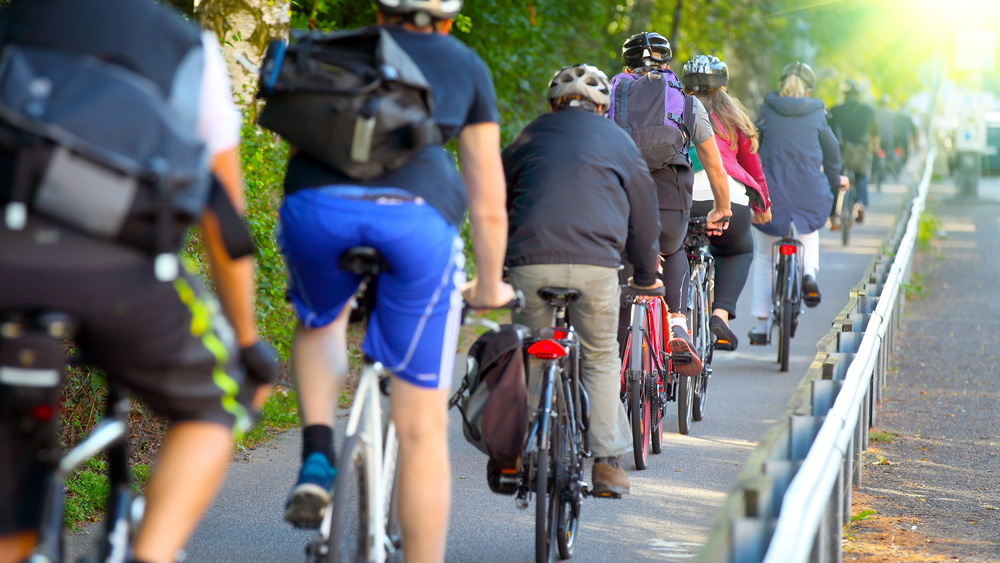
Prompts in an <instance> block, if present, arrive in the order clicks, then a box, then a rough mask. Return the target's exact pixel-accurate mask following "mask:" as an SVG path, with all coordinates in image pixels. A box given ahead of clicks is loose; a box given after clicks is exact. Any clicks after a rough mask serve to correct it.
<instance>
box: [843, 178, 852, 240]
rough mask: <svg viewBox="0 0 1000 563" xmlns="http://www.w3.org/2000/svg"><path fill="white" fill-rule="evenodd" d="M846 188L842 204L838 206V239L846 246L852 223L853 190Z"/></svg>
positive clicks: (849, 238) (849, 237)
mask: <svg viewBox="0 0 1000 563" xmlns="http://www.w3.org/2000/svg"><path fill="white" fill-rule="evenodd" d="M853 189H854V187H853V186H852V187H851V190H848V191H847V192H845V193H844V201H843V205H841V207H840V240H841V243H842V244H843V246H847V245H848V243H850V241H851V226H852V225H853V223H854V192H853V191H852V190H853Z"/></svg>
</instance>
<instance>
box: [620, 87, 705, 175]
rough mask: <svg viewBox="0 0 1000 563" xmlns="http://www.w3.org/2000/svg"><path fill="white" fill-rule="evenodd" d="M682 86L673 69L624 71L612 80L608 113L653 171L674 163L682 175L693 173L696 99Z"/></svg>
mask: <svg viewBox="0 0 1000 563" xmlns="http://www.w3.org/2000/svg"><path fill="white" fill-rule="evenodd" d="M682 88H683V87H682V86H681V82H680V80H678V79H677V75H676V74H674V73H673V72H672V71H671V70H669V69H662V70H651V71H649V72H647V73H646V74H643V75H637V74H631V73H625V72H623V73H621V74H618V75H616V76H615V77H614V78H613V79H611V89H612V95H611V107H610V108H608V116H609V117H611V118H612V119H614V121H615V123H617V124H618V125H619V126H621V127H622V128H623V129H625V131H627V132H628V134H629V135H631V136H632V140H633V141H635V144H636V145H637V146H638V147H639V150H640V151H642V156H643V158H644V159H645V160H646V165H647V166H649V170H650V171H653V170H659V169H661V168H666V167H668V166H670V167H675V169H676V170H677V172H678V175H679V176H680V175H681V174H686V175H687V176H690V175H691V159H690V157H689V156H688V148H689V147H690V144H691V131H692V129H693V126H694V123H693V122H694V101H693V99H692V98H691V96H687V95H685V94H684V90H683V89H682ZM678 180H679V181H683V180H684V179H683V178H680V177H679V178H678Z"/></svg>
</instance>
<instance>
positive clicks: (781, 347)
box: [778, 299, 792, 371]
mask: <svg viewBox="0 0 1000 563" xmlns="http://www.w3.org/2000/svg"><path fill="white" fill-rule="evenodd" d="M778 332H779V338H778V362H779V363H781V371H788V357H789V355H790V352H791V344H792V302H791V301H789V300H788V299H782V301H781V324H780V326H779V329H778Z"/></svg>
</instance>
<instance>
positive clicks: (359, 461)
mask: <svg viewBox="0 0 1000 563" xmlns="http://www.w3.org/2000/svg"><path fill="white" fill-rule="evenodd" d="M339 462H340V463H339V466H338V468H337V477H336V481H335V483H334V493H333V499H334V500H333V507H332V510H333V516H332V521H331V523H330V533H329V534H328V535H326V538H325V541H324V540H323V535H324V534H322V533H320V535H319V537H318V538H317V540H319V541H316V542H313V545H310V547H311V548H313V549H307V550H306V552H307V554H308V555H309V557H308V560H309V561H315V562H317V563H347V562H353V561H369V560H370V559H371V556H372V546H371V545H370V544H369V542H368V536H369V534H368V525H369V518H368V515H369V514H371V511H372V510H373V507H372V506H370V504H371V502H372V500H373V499H372V498H371V495H370V494H369V491H368V484H367V483H366V482H365V475H366V471H365V469H366V466H367V464H368V463H371V460H369V459H368V455H367V452H366V449H365V446H364V443H363V441H362V440H361V436H360V435H358V434H354V435H352V436H349V437H348V438H347V439H346V440H345V441H344V449H343V452H342V453H341V455H340V458H339Z"/></svg>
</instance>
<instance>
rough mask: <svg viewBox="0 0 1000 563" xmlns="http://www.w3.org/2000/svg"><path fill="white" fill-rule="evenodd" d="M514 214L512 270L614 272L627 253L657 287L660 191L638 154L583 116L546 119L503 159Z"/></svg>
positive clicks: (642, 281)
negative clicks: (561, 267)
mask: <svg viewBox="0 0 1000 563" xmlns="http://www.w3.org/2000/svg"><path fill="white" fill-rule="evenodd" d="M503 165H504V172H505V174H506V176H507V210H508V212H509V214H510V219H509V221H510V228H509V233H510V235H509V237H508V240H507V261H506V263H507V265H508V266H524V265H528V264H590V265H594V266H605V267H609V268H614V267H617V266H618V265H619V262H620V257H621V253H622V250H623V249H624V250H625V255H626V258H627V259H628V261H629V262H630V263H631V264H632V265H633V266H635V281H636V283H637V284H639V285H652V284H653V282H654V281H655V279H656V256H657V254H658V253H659V251H660V247H659V241H658V239H659V236H660V220H659V213H658V211H657V209H658V206H657V202H656V187H655V186H654V184H653V179H652V178H651V177H650V176H649V170H648V169H647V167H646V161H645V160H643V158H642V155H641V154H640V153H639V149H638V147H636V146H635V143H634V142H633V141H632V138H631V137H629V135H628V133H626V132H625V131H624V130H622V128H620V127H618V126H617V125H615V123H614V122H613V121H611V120H610V119H605V118H603V117H601V116H599V115H597V114H595V113H592V112H589V111H586V110H583V109H574V108H569V109H564V110H562V111H557V112H553V113H547V114H545V115H542V116H541V117H539V118H538V119H536V120H534V121H533V122H531V123H530V124H529V125H528V126H527V127H525V128H524V130H523V131H521V133H520V134H518V136H517V138H516V139H514V142H513V143H511V144H510V146H508V147H507V148H506V149H505V150H504V151H503Z"/></svg>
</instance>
